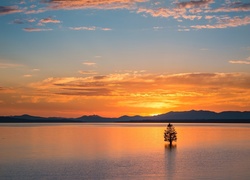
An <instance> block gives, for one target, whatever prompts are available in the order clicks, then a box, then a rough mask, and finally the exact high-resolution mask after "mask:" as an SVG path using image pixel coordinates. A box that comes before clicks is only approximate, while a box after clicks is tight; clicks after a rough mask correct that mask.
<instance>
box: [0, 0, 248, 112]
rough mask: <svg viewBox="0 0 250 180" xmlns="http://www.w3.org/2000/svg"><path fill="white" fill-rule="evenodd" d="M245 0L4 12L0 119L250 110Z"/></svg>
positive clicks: (29, 6) (83, 2)
mask: <svg viewBox="0 0 250 180" xmlns="http://www.w3.org/2000/svg"><path fill="white" fill-rule="evenodd" d="M249 12H250V6H249V1H248V0H239V1H237V2H236V1H232V0H222V1H220V2H216V1H214V0H206V1H204V0H197V1H191V0H171V1H167V2H165V1H161V0H110V1H95V0H75V1H70V0H62V1H58V0H50V1H30V0H13V1H4V2H1V3H0V27H1V28H0V33H1V34H2V37H1V42H0V107H1V111H0V116H13V115H16V114H33V115H35V116H41V117H52V116H53V117H80V116H82V114H85V115H92V114H98V115H99V116H102V117H120V116H123V115H128V116H134V115H140V116H152V115H157V114H163V113H166V112H170V111H189V110H190V109H206V110H208V111H214V112H222V111H250V104H249V102H250V84H249V82H250V35H249V29H250V15H249Z"/></svg>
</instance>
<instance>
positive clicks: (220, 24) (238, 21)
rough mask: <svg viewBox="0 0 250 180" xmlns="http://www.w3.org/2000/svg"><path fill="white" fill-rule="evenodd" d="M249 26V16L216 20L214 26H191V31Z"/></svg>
mask: <svg viewBox="0 0 250 180" xmlns="http://www.w3.org/2000/svg"><path fill="white" fill-rule="evenodd" d="M248 24H250V16H246V17H244V18H240V17H233V18H226V19H225V18H217V23H216V24H212V25H210V24H207V25H193V26H191V28H193V29H224V28H228V27H238V26H245V25H248Z"/></svg>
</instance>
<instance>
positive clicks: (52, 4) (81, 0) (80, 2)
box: [42, 0, 146, 9]
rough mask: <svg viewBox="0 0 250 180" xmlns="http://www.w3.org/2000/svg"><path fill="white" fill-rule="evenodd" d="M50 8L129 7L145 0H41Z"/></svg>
mask: <svg viewBox="0 0 250 180" xmlns="http://www.w3.org/2000/svg"><path fill="white" fill-rule="evenodd" d="M42 2H44V3H47V4H49V8H51V9H86V8H94V9H124V8H126V9H130V8H132V7H134V6H135V3H138V2H146V0H74V1H72V0H43V1H42Z"/></svg>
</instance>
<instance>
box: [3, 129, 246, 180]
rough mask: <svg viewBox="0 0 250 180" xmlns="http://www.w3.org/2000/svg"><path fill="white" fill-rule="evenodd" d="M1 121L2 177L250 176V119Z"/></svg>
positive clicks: (225, 177)
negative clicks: (169, 129)
mask: <svg viewBox="0 0 250 180" xmlns="http://www.w3.org/2000/svg"><path fill="white" fill-rule="evenodd" d="M174 125H175V127H176V130H177V132H178V141H177V143H175V144H174V146H173V147H171V148H170V147H169V146H168V144H167V143H165V142H164V141H163V132H164V129H165V126H166V124H0V179H18V180H19V179H53V180H54V179H60V180H61V179H177V180H178V179H227V180H228V179H246V180H248V179H250V168H249V167H250V125H249V124H174Z"/></svg>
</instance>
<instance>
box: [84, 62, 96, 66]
mask: <svg viewBox="0 0 250 180" xmlns="http://www.w3.org/2000/svg"><path fill="white" fill-rule="evenodd" d="M82 64H83V65H86V66H95V65H96V63H95V62H83V63H82Z"/></svg>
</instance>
